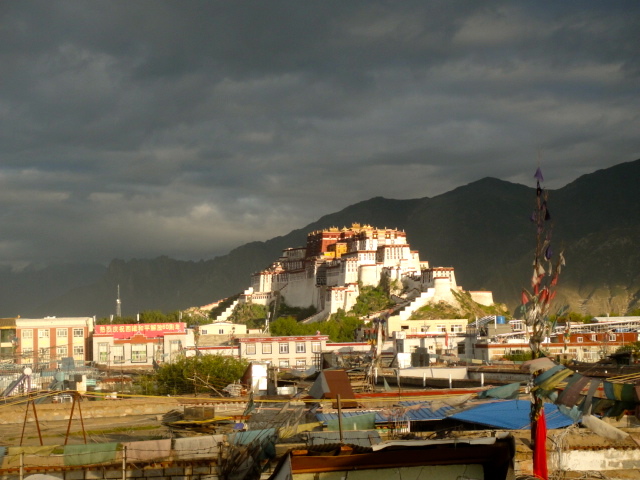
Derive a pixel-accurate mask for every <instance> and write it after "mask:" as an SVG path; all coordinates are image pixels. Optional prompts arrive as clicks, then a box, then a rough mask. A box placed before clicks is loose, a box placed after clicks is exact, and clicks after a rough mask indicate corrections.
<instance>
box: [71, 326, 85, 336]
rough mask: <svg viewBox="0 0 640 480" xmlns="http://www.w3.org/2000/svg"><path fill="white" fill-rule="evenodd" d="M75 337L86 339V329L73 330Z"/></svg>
mask: <svg viewBox="0 0 640 480" xmlns="http://www.w3.org/2000/svg"><path fill="white" fill-rule="evenodd" d="M73 336H74V337H80V338H82V337H84V328H74V329H73Z"/></svg>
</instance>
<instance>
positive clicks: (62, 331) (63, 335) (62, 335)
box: [56, 328, 69, 338]
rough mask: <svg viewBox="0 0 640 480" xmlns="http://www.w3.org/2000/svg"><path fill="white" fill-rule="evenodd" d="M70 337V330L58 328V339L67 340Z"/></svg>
mask: <svg viewBox="0 0 640 480" xmlns="http://www.w3.org/2000/svg"><path fill="white" fill-rule="evenodd" d="M68 335H69V329H67V328H56V337H58V338H67V336H68Z"/></svg>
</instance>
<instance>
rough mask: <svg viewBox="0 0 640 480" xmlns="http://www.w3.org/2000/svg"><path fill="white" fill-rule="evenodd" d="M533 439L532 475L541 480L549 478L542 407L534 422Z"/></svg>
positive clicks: (545, 429) (545, 426) (545, 425)
mask: <svg viewBox="0 0 640 480" xmlns="http://www.w3.org/2000/svg"><path fill="white" fill-rule="evenodd" d="M535 429H536V431H535V439H534V442H533V475H534V476H535V477H537V478H541V479H543V480H549V473H548V471H547V422H546V421H545V419H544V407H543V408H542V410H540V416H539V417H538V421H537V422H536V424H535Z"/></svg>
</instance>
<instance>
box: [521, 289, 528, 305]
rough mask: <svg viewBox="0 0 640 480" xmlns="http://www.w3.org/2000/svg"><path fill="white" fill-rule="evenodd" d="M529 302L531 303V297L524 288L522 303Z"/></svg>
mask: <svg viewBox="0 0 640 480" xmlns="http://www.w3.org/2000/svg"><path fill="white" fill-rule="evenodd" d="M527 303H529V298H528V297H527V293H526V292H525V291H524V290H523V291H522V304H523V305H526V304H527Z"/></svg>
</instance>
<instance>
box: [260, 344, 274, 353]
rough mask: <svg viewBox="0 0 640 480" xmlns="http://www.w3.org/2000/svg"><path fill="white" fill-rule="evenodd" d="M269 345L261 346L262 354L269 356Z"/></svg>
mask: <svg viewBox="0 0 640 480" xmlns="http://www.w3.org/2000/svg"><path fill="white" fill-rule="evenodd" d="M271 348H272V346H271V344H270V343H263V344H262V353H267V354H271Z"/></svg>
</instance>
